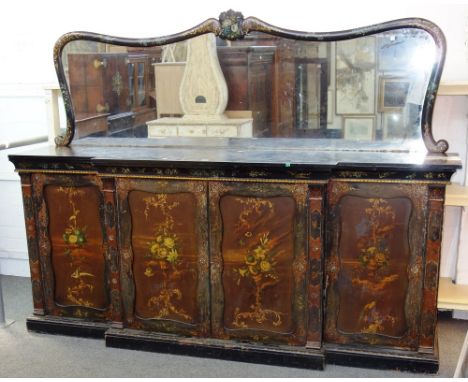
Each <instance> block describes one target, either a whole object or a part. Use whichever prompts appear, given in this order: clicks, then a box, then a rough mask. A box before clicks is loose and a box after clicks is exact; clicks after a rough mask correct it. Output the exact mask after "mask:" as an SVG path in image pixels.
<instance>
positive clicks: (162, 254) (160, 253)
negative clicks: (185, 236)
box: [158, 248, 168, 259]
mask: <svg viewBox="0 0 468 382" xmlns="http://www.w3.org/2000/svg"><path fill="white" fill-rule="evenodd" d="M167 253H168V252H167V249H166V248H159V250H158V258H159V259H164V258H165V257H166V256H167Z"/></svg>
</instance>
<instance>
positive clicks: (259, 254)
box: [254, 246, 266, 260]
mask: <svg viewBox="0 0 468 382" xmlns="http://www.w3.org/2000/svg"><path fill="white" fill-rule="evenodd" d="M254 253H255V256H256V257H257V258H259V259H260V260H263V259H264V258H265V254H266V249H265V248H263V247H260V246H258V247H257V248H255V249H254Z"/></svg>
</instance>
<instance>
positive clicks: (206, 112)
mask: <svg viewBox="0 0 468 382" xmlns="http://www.w3.org/2000/svg"><path fill="white" fill-rule="evenodd" d="M179 99H180V104H181V106H182V110H183V112H184V118H185V119H207V120H214V119H221V118H225V116H224V111H225V110H226V106H227V102H228V89H227V85H226V80H225V79H224V75H223V72H222V71H221V66H220V65H219V60H218V54H217V52H216V37H215V35H214V34H213V33H208V34H204V35H201V36H197V37H194V38H191V39H190V40H188V46H187V64H186V67H185V71H184V76H183V78H182V83H181V85H180V92H179Z"/></svg>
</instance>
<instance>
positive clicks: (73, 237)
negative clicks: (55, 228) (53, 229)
mask: <svg viewBox="0 0 468 382" xmlns="http://www.w3.org/2000/svg"><path fill="white" fill-rule="evenodd" d="M68 242H69V243H70V244H76V243H77V242H78V236H77V235H74V234H71V235H69V236H68Z"/></svg>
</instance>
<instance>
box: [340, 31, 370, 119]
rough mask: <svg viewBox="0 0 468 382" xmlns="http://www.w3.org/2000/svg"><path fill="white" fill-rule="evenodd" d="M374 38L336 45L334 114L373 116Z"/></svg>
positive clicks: (364, 38) (362, 38)
mask: <svg viewBox="0 0 468 382" xmlns="http://www.w3.org/2000/svg"><path fill="white" fill-rule="evenodd" d="M375 45H376V42H375V37H372V36H368V37H360V38H355V39H352V40H346V41H338V42H337V43H336V69H335V70H336V73H335V74H336V114H342V115H343V114H374V112H375V98H376V97H375V72H376V70H375V66H376V59H375V56H376V54H375Z"/></svg>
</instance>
